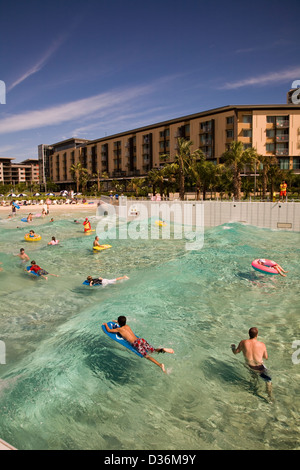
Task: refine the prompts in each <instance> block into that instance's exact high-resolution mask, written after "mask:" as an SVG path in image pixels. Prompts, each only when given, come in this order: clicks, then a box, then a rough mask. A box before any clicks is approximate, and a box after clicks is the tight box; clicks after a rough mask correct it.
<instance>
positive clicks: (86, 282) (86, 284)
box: [82, 280, 102, 287]
mask: <svg viewBox="0 0 300 470" xmlns="http://www.w3.org/2000/svg"><path fill="white" fill-rule="evenodd" d="M82 285H83V286H89V287H102V284H93V285H92V286H90V283H89V281H87V280H85V281H84V282H83V283H82Z"/></svg>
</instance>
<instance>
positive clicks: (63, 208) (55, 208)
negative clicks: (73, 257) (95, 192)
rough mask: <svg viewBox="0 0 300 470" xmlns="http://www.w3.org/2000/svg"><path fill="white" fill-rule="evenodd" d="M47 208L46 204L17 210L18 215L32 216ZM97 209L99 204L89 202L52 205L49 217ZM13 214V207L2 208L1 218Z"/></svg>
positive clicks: (0, 208) (0, 211)
mask: <svg viewBox="0 0 300 470" xmlns="http://www.w3.org/2000/svg"><path fill="white" fill-rule="evenodd" d="M43 207H45V204H31V205H28V206H27V205H26V206H20V209H17V212H16V215H17V216H18V215H24V216H25V215H28V214H29V213H30V212H31V213H32V214H38V213H41V212H42V210H43ZM96 208H97V202H95V201H89V202H87V203H85V204H82V203H78V204H50V205H49V215H48V216H47V217H49V216H50V217H51V216H54V215H55V214H62V213H63V212H70V211H72V212H79V211H80V212H85V211H86V212H95V211H96ZM10 214H12V206H4V207H3V206H0V217H2V218H5V217H8V216H9V215H10Z"/></svg>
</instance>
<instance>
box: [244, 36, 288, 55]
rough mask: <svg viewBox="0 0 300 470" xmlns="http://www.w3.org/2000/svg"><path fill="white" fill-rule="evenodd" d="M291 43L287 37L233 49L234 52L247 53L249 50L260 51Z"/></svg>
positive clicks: (286, 45)
mask: <svg viewBox="0 0 300 470" xmlns="http://www.w3.org/2000/svg"><path fill="white" fill-rule="evenodd" d="M290 44H291V41H289V40H287V39H279V40H277V41H274V42H271V43H268V44H259V45H257V46H251V47H242V48H239V49H237V50H236V51H235V54H247V53H250V52H262V51H268V50H270V49H275V48H276V49H277V48H280V47H288V46H289V45H290Z"/></svg>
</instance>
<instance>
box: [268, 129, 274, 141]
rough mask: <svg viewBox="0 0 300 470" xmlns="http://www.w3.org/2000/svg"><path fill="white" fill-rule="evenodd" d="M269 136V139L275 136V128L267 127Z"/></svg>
mask: <svg viewBox="0 0 300 470" xmlns="http://www.w3.org/2000/svg"><path fill="white" fill-rule="evenodd" d="M266 133H267V138H268V139H273V138H274V137H275V130H274V129H267V131H266Z"/></svg>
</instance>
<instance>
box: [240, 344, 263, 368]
mask: <svg viewBox="0 0 300 470" xmlns="http://www.w3.org/2000/svg"><path fill="white" fill-rule="evenodd" d="M239 352H242V353H243V354H244V357H245V359H246V362H247V364H249V365H250V366H260V365H262V364H263V360H264V359H268V353H267V348H266V346H265V344H264V343H262V342H261V341H258V340H257V338H252V339H243V340H242V341H241V342H240V344H239V345H238V347H237V348H236V349H235V351H234V354H238V353H239Z"/></svg>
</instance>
